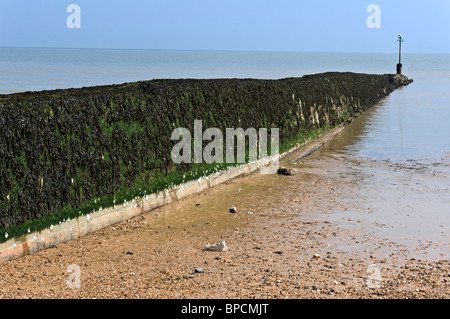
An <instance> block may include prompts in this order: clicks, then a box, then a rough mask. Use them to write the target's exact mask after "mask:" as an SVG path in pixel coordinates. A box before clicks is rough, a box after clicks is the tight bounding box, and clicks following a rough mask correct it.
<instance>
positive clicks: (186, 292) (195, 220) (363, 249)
mask: <svg viewBox="0 0 450 319" xmlns="http://www.w3.org/2000/svg"><path fill="white" fill-rule="evenodd" d="M298 154H302V150H299V151H298V152H297V153H296V154H291V156H294V157H295V156H296V155H298ZM317 157H319V158H321V157H320V155H318V156H317ZM285 160H289V158H286V159H285ZM288 162H289V161H288ZM312 162H313V160H311V161H310V158H306V159H305V160H304V162H303V163H300V164H301V165H305V167H307V166H308V165H310V164H311V163H312ZM282 163H283V162H282ZM333 163H334V162H333V161H328V162H326V163H324V164H323V165H324V166H323V167H325V168H327V169H335V168H336V165H335V164H333ZM303 170H304V169H303ZM353 188H354V187H353V186H352V183H351V181H348V182H345V183H343V182H342V181H340V180H336V179H334V178H333V177H332V176H330V175H329V174H328V173H327V172H326V171H322V173H317V172H316V173H311V172H307V171H305V172H303V173H301V174H298V175H294V176H282V175H258V174H256V175H255V174H252V175H248V176H246V177H240V178H237V179H233V180H232V181H229V182H226V183H224V184H220V185H217V186H216V187H214V188H211V189H207V190H205V191H204V192H202V193H200V194H197V195H193V196H191V197H187V198H184V199H181V200H179V201H177V202H173V203H170V204H168V205H166V206H164V207H160V208H157V209H156V210H153V211H151V212H148V213H145V214H143V215H141V216H138V217H135V218H133V219H131V220H128V221H123V222H121V223H118V224H115V225H113V226H109V227H107V228H105V229H102V230H99V231H97V232H95V233H92V234H89V235H86V236H83V237H81V238H79V239H77V240H74V241H70V242H67V243H64V244H61V245H58V246H56V247H53V248H51V249H48V250H44V251H41V252H39V253H36V254H33V255H29V256H25V257H23V258H20V259H17V260H13V261H10V262H8V263H4V264H1V265H0V276H1V277H2V278H4V280H3V285H2V287H0V297H1V298H155V299H158V298H176V299H180V298H181V299H185V298H193V299H205V298H206V299H209V298H212V299H215V298H224V299H229V298H264V299H271V298H276V299H285V298H286V299H291V298H294V299H296V298H305V299H316V298H320V299H322V298H333V299H334V298H337V299H340V298H345V299H347V298H351V299H353V298H370V299H373V298H440V299H448V298H450V290H449V282H450V281H449V279H450V278H449V266H450V263H449V261H448V259H447V260H446V259H442V260H434V261H431V260H430V261H427V260H423V259H420V258H413V257H411V254H409V252H408V251H406V252H405V251H404V247H402V246H401V245H396V244H395V243H392V242H391V243H389V242H386V241H385V240H383V238H377V237H373V236H372V235H371V232H372V231H373V229H374V227H373V226H370V225H365V224H360V223H359V222H358V220H356V219H352V221H347V220H345V221H344V222H342V223H340V222H339V221H338V219H337V218H334V221H333V217H332V215H329V214H326V213H323V212H324V211H325V212H326V211H327V210H326V208H327V207H330V205H333V206H334V205H335V204H333V201H336V202H341V201H340V200H339V198H340V196H342V194H344V195H345V194H351V193H352V192H354V189H353ZM337 190H339V192H337ZM340 205H344V202H342V203H341V204H340ZM231 206H236V207H237V212H236V213H234V214H233V213H230V212H229V207H231ZM249 212H250V213H249ZM347 224H351V225H354V226H355V227H356V228H347V227H343V225H347ZM361 225H363V226H361ZM375 228H376V227H375ZM221 240H223V241H226V244H227V246H228V248H229V251H227V252H207V251H203V247H204V245H205V244H214V243H216V242H218V241H221ZM374 245H375V246H377V245H381V246H386V247H387V246H388V245H389V246H392V247H391V248H389V249H390V250H389V251H388V252H386V251H382V250H376V249H375V250H373V247H374ZM346 246H351V247H353V248H352V250H350V251H348V250H345V249H344V248H345V247H346ZM393 252H395V254H396V255H397V257H395V258H393V257H392V253H393ZM402 254H404V256H405V258H403V259H401V258H400V259H399V258H398V256H400V255H402ZM316 255H318V256H319V257H318V258H316V257H315V256H316ZM408 256H409V257H408ZM72 264H76V265H79V267H80V269H81V287H80V288H79V289H73V288H68V287H67V286H66V279H67V277H68V276H69V275H70V273H69V272H67V271H66V268H67V267H68V266H69V265H72ZM373 264H375V265H378V266H379V267H380V271H381V282H380V287H379V288H370V287H368V286H367V282H368V281H367V280H368V279H369V276H370V274H369V273H368V272H367V270H368V267H369V266H370V265H373ZM197 267H202V268H203V269H204V273H202V274H196V273H194V269H195V268H197ZM19 288H20V289H19Z"/></svg>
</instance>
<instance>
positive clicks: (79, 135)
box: [0, 73, 398, 240]
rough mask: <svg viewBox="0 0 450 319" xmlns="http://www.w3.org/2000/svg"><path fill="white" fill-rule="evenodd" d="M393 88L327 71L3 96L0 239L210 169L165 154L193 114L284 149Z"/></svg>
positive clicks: (206, 123) (382, 81) (381, 80)
mask: <svg viewBox="0 0 450 319" xmlns="http://www.w3.org/2000/svg"><path fill="white" fill-rule="evenodd" d="M396 87H398V83H396V82H395V81H393V77H392V76H391V75H367V74H354V73H324V74H318V75H311V76H304V77H302V78H288V79H281V80H256V79H213V80H192V79H182V80H154V81H145V82H135V83H127V84H123V85H112V86H99V87H89V88H81V89H67V90H54V91H41V92H27V93H18V94H11V95H3V96H0V163H1V166H0V236H1V239H0V240H3V239H4V238H3V237H5V234H6V232H9V233H10V234H11V232H14V227H15V226H17V225H26V227H27V228H39V227H40V226H39V223H36V222H34V223H30V220H32V219H35V220H36V219H39V220H46V221H47V223H53V222H57V221H58V219H61V218H66V217H71V216H74V214H75V215H76V214H83V213H88V212H90V211H93V210H99V209H102V207H106V206H112V205H115V204H117V203H122V202H123V201H124V200H129V199H131V198H132V197H135V196H142V195H144V194H149V193H151V192H155V191H157V190H159V189H162V188H165V187H167V186H168V185H169V184H170V183H181V182H183V181H185V180H186V179H189V178H195V177H197V176H198V175H199V174H204V173H205V172H208V170H206V169H205V167H207V169H211V166H206V165H205V166H202V165H196V166H193V165H194V164H180V165H174V164H173V162H172V160H171V157H170V152H171V149H172V147H173V145H174V144H175V143H176V141H171V140H170V136H171V132H172V131H173V129H174V128H176V127H185V128H188V129H189V130H191V131H192V130H193V125H194V120H202V121H203V128H204V129H205V128H207V127H216V128H219V129H222V130H223V131H225V128H227V127H228V128H238V127H241V128H244V129H246V128H250V127H252V128H256V129H258V128H268V129H270V128H275V127H276V128H279V130H280V131H279V132H280V145H282V146H283V145H286V144H287V143H290V142H292V141H295V140H296V139H298V138H299V136H301V135H302V134H303V135H307V134H308V132H310V131H312V130H314V129H317V128H326V127H332V126H335V125H337V124H339V123H341V122H343V121H345V120H347V119H348V118H349V117H351V116H352V115H353V114H354V113H356V112H359V111H361V110H364V109H366V108H368V107H370V106H372V105H373V104H375V103H376V102H378V101H379V100H380V99H382V98H384V97H385V96H386V95H388V94H389V93H390V92H391V91H392V90H394V89H395V88H396ZM219 168H220V167H213V169H216V170H217V169H219ZM13 225H15V226H13ZM12 226H13V227H12ZM41 226H42V225H41ZM31 230H33V229H31ZM34 230H39V229H34Z"/></svg>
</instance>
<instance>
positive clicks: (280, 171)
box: [277, 167, 300, 176]
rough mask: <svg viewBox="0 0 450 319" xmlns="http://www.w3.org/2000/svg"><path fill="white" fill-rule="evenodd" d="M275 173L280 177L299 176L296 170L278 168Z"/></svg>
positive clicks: (298, 171) (298, 170)
mask: <svg viewBox="0 0 450 319" xmlns="http://www.w3.org/2000/svg"><path fill="white" fill-rule="evenodd" d="M277 173H278V174H280V175H288V176H292V175H297V174H300V169H298V168H287V167H280V168H279V169H278V171H277Z"/></svg>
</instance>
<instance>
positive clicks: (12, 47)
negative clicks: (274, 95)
mask: <svg viewBox="0 0 450 319" xmlns="http://www.w3.org/2000/svg"><path fill="white" fill-rule="evenodd" d="M0 48H2V49H60V50H111V51H113V50H114V51H118V50H123V51H191V52H255V53H258V52H260V53H264V52H268V53H269V52H271V53H346V54H348V53H356V54H398V52H395V51H393V52H382V51H378V52H369V51H295V50H252V49H245V50H244V49H157V48H156V49H155V48H152V49H149V48H112V47H111V48H93V47H45V46H44V47H34V46H3V45H0ZM403 54H406V55H408V54H429V55H450V52H447V53H436V52H402V55H403Z"/></svg>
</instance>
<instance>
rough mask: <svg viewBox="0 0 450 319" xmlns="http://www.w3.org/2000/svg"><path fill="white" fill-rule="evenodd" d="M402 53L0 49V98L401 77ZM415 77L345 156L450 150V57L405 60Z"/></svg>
mask: <svg viewBox="0 0 450 319" xmlns="http://www.w3.org/2000/svg"><path fill="white" fill-rule="evenodd" d="M397 59H398V57H397V55H396V54H355V53H298V52H238V51H163V50H100V49H35V48H0V94H5V93H12V92H20V91H34V90H48V89H56V88H71V87H83V86H92V85H103V84H118V83H124V82H131V81H139V80H151V79H158V78H263V79H277V78H283V77H295V76H302V75H305V74H313V73H319V72H327V71H351V72H363V73H377V74H383V73H394V72H395V66H396V63H397ZM402 62H403V72H404V74H406V75H407V76H408V77H410V78H413V79H414V83H413V84H411V85H410V86H408V87H405V88H402V89H400V90H397V91H396V92H394V93H393V94H391V95H390V96H389V97H388V98H387V99H386V100H385V101H383V102H382V103H380V104H379V105H378V106H377V107H375V108H374V109H373V111H372V112H371V114H370V116H368V117H367V119H366V121H365V122H364V123H363V125H362V126H361V127H360V132H359V134H357V135H355V137H354V138H353V139H352V141H350V142H349V143H348V144H347V145H345V146H344V147H343V149H341V150H340V151H344V152H349V153H353V154H357V155H359V156H365V157H375V158H382V159H390V160H411V159H412V160H417V159H434V158H442V157H445V156H449V152H450V55H408V54H406V55H404V57H403V61H402Z"/></svg>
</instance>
